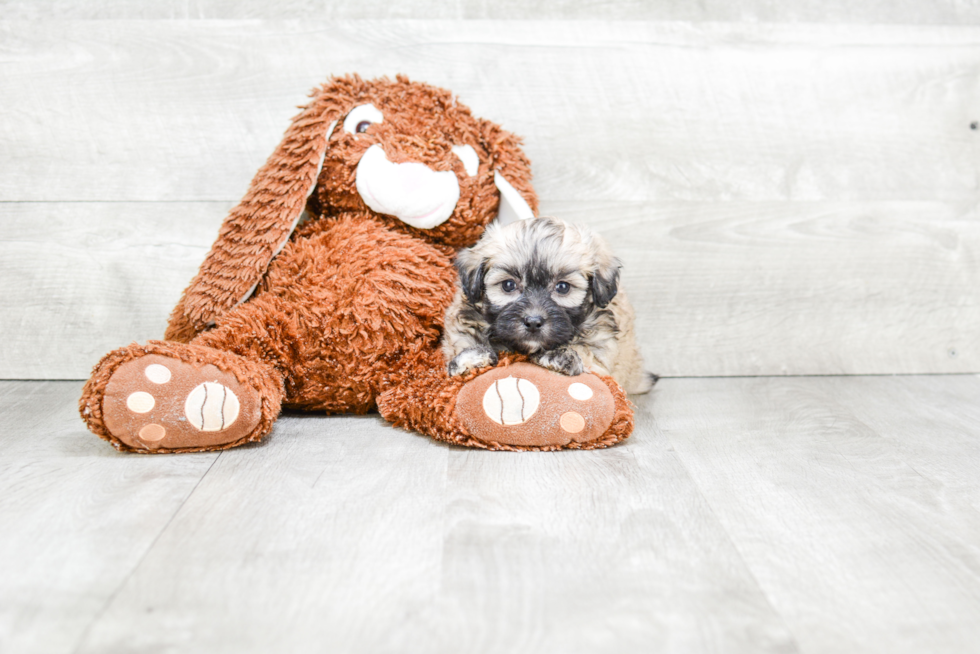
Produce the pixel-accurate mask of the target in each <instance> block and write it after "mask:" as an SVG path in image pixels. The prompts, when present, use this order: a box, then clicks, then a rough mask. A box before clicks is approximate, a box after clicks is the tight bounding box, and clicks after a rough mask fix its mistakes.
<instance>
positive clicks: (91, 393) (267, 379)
mask: <svg viewBox="0 0 980 654" xmlns="http://www.w3.org/2000/svg"><path fill="white" fill-rule="evenodd" d="M148 354H161V355H164V356H167V357H170V358H172V359H177V360H179V361H183V362H185V363H191V364H212V365H215V366H217V367H218V368H220V369H221V370H225V371H227V372H230V373H232V374H233V375H234V376H235V379H237V380H238V382H239V383H240V384H247V385H250V386H252V387H253V388H255V390H256V391H258V394H259V396H260V397H261V398H262V400H261V401H262V405H261V409H260V410H261V418H260V421H259V424H258V425H257V426H256V428H255V429H254V430H253V431H251V432H250V433H249V434H246V435H245V436H244V437H242V438H240V439H238V440H236V441H233V442H230V443H226V444H223V445H219V446H204V447H183V448H169V449H168V448H162V449H158V450H154V451H153V453H166V452H171V453H172V452H202V451H205V450H224V449H228V448H230V447H237V446H239V445H242V444H244V443H248V442H253V441H258V440H261V439H262V438H263V437H264V436H265V435H266V434H268V433H269V432H270V431H271V430H272V424H273V423H274V422H275V420H276V418H277V417H278V416H279V411H280V408H281V401H282V397H283V385H282V378H281V377H280V376H279V374H277V373H276V371H275V370H274V369H272V368H271V367H270V366H267V365H265V364H264V363H263V362H261V361H249V360H248V359H243V358H241V357H239V356H236V355H234V354H232V353H230V352H215V351H213V350H211V349H210V348H206V347H200V346H195V345H186V344H183V343H169V342H166V341H149V342H147V343H146V344H145V345H140V344H138V343H132V344H130V345H128V346H127V347H123V348H119V349H118V350H114V351H113V352H110V353H109V354H107V355H105V356H104V357H102V359H101V360H100V361H99V363H97V364H96V365H95V368H94V369H93V371H92V376H91V377H90V378H89V380H88V381H87V382H86V383H85V386H84V387H83V388H82V397H81V398H80V399H79V401H78V410H79V412H80V413H81V415H82V419H83V420H85V423H86V425H87V426H88V428H89V430H90V431H91V432H92V433H93V434H96V435H97V436H99V437H100V438H102V439H104V440H107V441H109V442H110V443H111V444H112V446H113V447H115V448H116V449H117V450H120V451H124V452H140V453H147V450H142V449H135V448H132V447H130V446H128V445H127V444H126V443H124V442H123V441H121V440H120V439H119V438H117V437H115V436H114V435H113V434H111V433H110V432H109V430H108V429H106V426H105V422H104V416H103V411H102V402H103V398H104V395H105V390H106V386H107V385H108V384H109V379H110V378H111V377H112V375H113V373H114V372H116V370H117V369H118V368H119V367H120V366H121V365H122V364H124V363H126V362H128V361H132V360H134V359H138V358H141V357H144V356H146V355H148Z"/></svg>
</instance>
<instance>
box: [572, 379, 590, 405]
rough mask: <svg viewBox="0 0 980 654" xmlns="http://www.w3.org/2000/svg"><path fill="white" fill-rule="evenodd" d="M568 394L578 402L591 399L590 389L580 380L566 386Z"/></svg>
mask: <svg viewBox="0 0 980 654" xmlns="http://www.w3.org/2000/svg"><path fill="white" fill-rule="evenodd" d="M568 394H569V395H571V396H572V398H574V399H576V400H578V401H579V402H586V401H588V400H591V399H592V395H593V393H592V389H591V388H589V387H588V386H586V385H585V384H583V383H582V382H575V383H574V384H572V385H571V386H569V387H568Z"/></svg>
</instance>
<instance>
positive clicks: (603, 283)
mask: <svg viewBox="0 0 980 654" xmlns="http://www.w3.org/2000/svg"><path fill="white" fill-rule="evenodd" d="M456 268H457V270H458V271H459V286H458V288H457V289H456V296H455V298H454V299H453V303H452V305H451V306H450V307H449V309H448V311H447V312H446V323H445V332H444V335H443V345H442V347H443V353H444V354H445V355H446V361H447V363H448V365H449V374H450V375H459V374H462V373H464V372H466V371H468V370H472V369H474V368H481V367H484V366H490V365H493V364H495V363H496V362H497V353H498V352H520V353H522V354H527V355H529V357H530V359H531V361H533V362H534V363H536V364H538V365H541V366H544V367H545V368H548V369H550V370H554V371H555V372H559V373H562V374H565V375H577V374H580V373H582V372H583V371H591V372H595V373H598V374H600V375H612V377H613V378H614V379H615V380H616V381H617V382H618V383H619V384H620V386H622V387H623V388H624V389H626V391H627V392H629V393H646V392H647V391H649V390H650V389H651V388H652V387H653V384H654V382H655V381H656V380H657V378H656V376H655V375H652V374H650V373H648V372H646V371H645V370H644V369H643V359H642V357H641V356H640V352H639V350H638V349H637V347H636V336H635V333H634V327H633V323H634V317H633V308H632V307H631V306H630V304H629V301H628V300H627V298H626V294H625V293H624V292H623V291H622V290H620V289H619V269H620V262H619V260H618V259H617V258H616V257H615V256H613V254H612V252H611V251H610V250H609V246H608V245H607V244H606V242H605V241H604V240H602V238H601V237H599V236H598V235H597V234H595V233H594V232H592V231H591V230H589V229H587V228H585V227H580V226H577V225H572V224H570V223H566V222H564V221H562V220H558V219H557V218H547V217H541V218H534V219H531V220H522V221H518V222H515V223H512V224H510V225H507V226H504V227H501V226H498V225H490V226H489V227H488V228H487V231H486V232H485V233H484V234H483V237H482V238H481V239H480V241H479V242H478V243H477V244H476V245H474V246H473V247H472V248H469V249H466V250H461V251H460V253H459V254H458V255H457V258H456Z"/></svg>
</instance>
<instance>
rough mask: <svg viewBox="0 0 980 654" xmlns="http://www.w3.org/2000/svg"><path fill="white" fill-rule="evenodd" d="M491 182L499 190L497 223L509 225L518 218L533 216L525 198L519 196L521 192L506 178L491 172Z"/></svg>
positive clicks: (523, 218) (525, 218)
mask: <svg viewBox="0 0 980 654" xmlns="http://www.w3.org/2000/svg"><path fill="white" fill-rule="evenodd" d="M493 183H494V184H495V185H496V186H497V190H498V191H500V208H499V209H498V210H497V223H498V224H500V225H509V224H510V223H516V222H517V221H518V220H527V219H528V218H534V212H533V211H531V206H530V205H529V204H528V203H527V200H525V199H524V198H523V197H521V194H520V193H518V192H517V189H515V188H514V187H513V185H511V183H510V182H508V181H507V178H505V177H504V176H503V175H501V174H500V173H498V172H495V173H494V174H493Z"/></svg>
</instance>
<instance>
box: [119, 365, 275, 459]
mask: <svg viewBox="0 0 980 654" xmlns="http://www.w3.org/2000/svg"><path fill="white" fill-rule="evenodd" d="M102 407H103V408H102V413H103V420H104V421H105V426H106V429H108V430H109V432H110V433H111V434H112V435H113V436H115V437H116V438H118V439H119V440H120V441H122V442H123V443H125V444H126V445H128V446H129V447H132V448H134V449H138V450H158V449H165V450H174V449H183V448H213V447H220V446H221V445H226V444H228V443H232V442H234V441H237V440H240V439H241V438H243V437H245V436H247V435H249V433H250V432H252V431H253V430H254V429H255V428H256V427H257V426H258V424H259V421H260V419H261V401H260V398H259V393H258V391H256V390H255V389H254V388H251V387H250V386H246V385H243V384H240V383H239V382H238V380H236V379H235V376H234V375H232V374H231V373H228V372H224V371H222V370H220V369H219V368H217V367H216V366H214V365H211V364H190V363H185V362H183V361H179V360H177V359H171V358H170V357H166V356H163V355H160V354H148V355H146V356H143V357H140V358H138V359H133V360H131V361H127V362H126V363H124V364H122V365H121V366H119V368H118V369H117V370H116V371H115V372H114V373H113V374H112V377H111V378H110V379H109V383H108V385H107V386H106V390H105V397H104V399H103V404H102Z"/></svg>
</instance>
